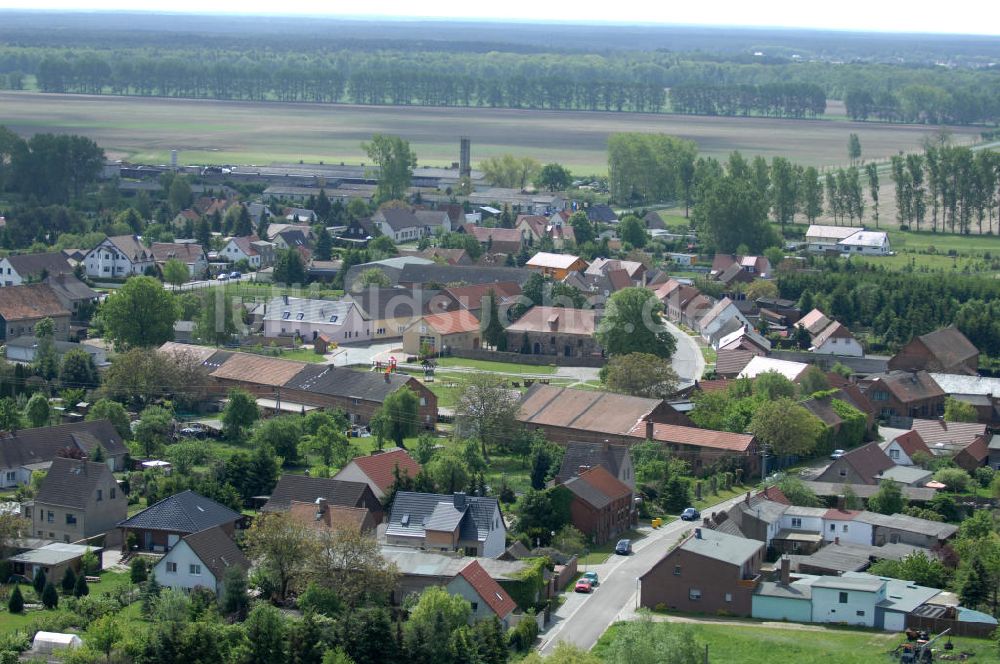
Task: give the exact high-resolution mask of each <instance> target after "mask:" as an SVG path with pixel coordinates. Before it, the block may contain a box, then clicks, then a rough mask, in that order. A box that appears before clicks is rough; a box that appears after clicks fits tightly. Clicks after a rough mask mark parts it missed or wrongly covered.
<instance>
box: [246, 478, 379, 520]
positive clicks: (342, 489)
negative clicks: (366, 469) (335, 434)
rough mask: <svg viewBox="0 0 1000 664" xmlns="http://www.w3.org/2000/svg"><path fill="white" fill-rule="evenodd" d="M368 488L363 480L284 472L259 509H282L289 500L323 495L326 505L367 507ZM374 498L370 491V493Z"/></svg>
mask: <svg viewBox="0 0 1000 664" xmlns="http://www.w3.org/2000/svg"><path fill="white" fill-rule="evenodd" d="M366 490H367V492H368V493H371V489H370V488H369V486H368V485H367V484H366V483H364V482H348V481H345V480H335V479H331V478H327V477H307V476H306V475H290V474H287V473H286V474H284V475H282V476H281V479H279V480H278V484H277V485H276V486H275V487H274V490H273V491H271V498H270V500H268V501H267V503H266V504H265V505H264V507H262V508H261V511H263V512H285V511H287V510H288V508H289V507H290V506H291V504H292V501H296V502H302V503H312V502H315V501H316V499H317V498H325V499H326V501H327V503H328V504H330V505H340V506H343V507H367V505H366V504H365V492H366ZM372 498H374V494H372Z"/></svg>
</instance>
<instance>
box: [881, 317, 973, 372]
mask: <svg viewBox="0 0 1000 664" xmlns="http://www.w3.org/2000/svg"><path fill="white" fill-rule="evenodd" d="M889 369H890V370H897V369H902V370H907V371H914V370H916V371H934V372H938V373H948V374H964V375H967V376H975V375H976V374H977V373H978V372H979V349H977V348H976V347H975V346H973V345H972V342H970V341H969V340H968V338H966V336H965V335H964V334H962V333H961V332H959V331H958V329H957V328H955V327H943V328H941V329H940V330H935V331H934V332H931V333H929V334H924V335H921V336H919V337H914V338H913V339H911V340H910V342H909V343H908V344H906V345H905V346H903V347H902V348H901V349H900V350H899V352H898V353H896V354H895V355H894V356H893V357H892V359H890V360H889Z"/></svg>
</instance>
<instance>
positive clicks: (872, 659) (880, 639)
mask: <svg viewBox="0 0 1000 664" xmlns="http://www.w3.org/2000/svg"><path fill="white" fill-rule="evenodd" d="M684 627H687V628H690V629H691V630H692V632H693V633H694V637H695V639H696V640H697V641H698V642H700V643H702V644H705V643H707V644H708V661H709V662H712V663H713V664H715V663H716V662H719V663H725V664H728V663H729V662H733V663H735V662H739V664H773V663H774V662H775V661H778V660H779V659H780V660H781V661H787V662H823V663H824V664H879V663H884V664H892V663H894V662H898V661H899V659H898V656H897V657H892V656H890V655H889V653H890V652H891V651H892V650H893V649H895V648H896V646H897V645H899V644H900V643H901V642H902V641H903V638H902V637H900V636H898V635H896V634H886V633H884V632H876V631H870V632H869V631H859V630H841V629H827V630H813V629H810V630H808V631H806V630H803V629H795V628H792V627H789V628H788V629H782V628H772V627H770V626H768V627H754V626H749V625H746V624H740V625H736V624H734V625H725V624H718V623H715V624H692V625H684ZM615 629H616V627H615V625H612V626H611V627H610V628H609V629H608V631H607V632H605V633H604V636H602V637H601V639H600V640H599V641H598V642H597V645H596V646H594V651H593V652H594V653H595V654H597V655H601V654H602V653H603V652H604V651H605V650H606V648H607V646H608V644H609V643H610V642H611V639H612V638H614V633H615ZM953 642H954V645H955V652H956V653H958V652H973V653H975V655H974V656H973V657H971V658H970V659H969V661H970V662H976V664H996V663H997V662H1000V656H998V654H997V646H996V644H995V643H994V642H992V641H986V640H982V639H954V640H953ZM942 645H943V644H942ZM778 653H780V655H778ZM935 661H938V660H937V659H935Z"/></svg>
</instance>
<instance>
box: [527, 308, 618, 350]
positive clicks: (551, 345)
mask: <svg viewBox="0 0 1000 664" xmlns="http://www.w3.org/2000/svg"><path fill="white" fill-rule="evenodd" d="M596 327H597V312H596V311H595V310H593V309H569V308H564V307H543V306H537V307H532V308H531V309H528V311H527V312H526V313H525V314H524V315H523V316H522V317H521V318H519V319H518V320H517V322H515V323H512V324H511V325H510V326H508V327H507V348H508V349H510V350H512V351H517V350H520V351H521V352H522V353H524V354H526V355H529V354H530V355H561V356H563V357H592V356H599V355H601V347H600V346H599V345H598V344H597V341H596V340H595V339H594V330H595V329H596Z"/></svg>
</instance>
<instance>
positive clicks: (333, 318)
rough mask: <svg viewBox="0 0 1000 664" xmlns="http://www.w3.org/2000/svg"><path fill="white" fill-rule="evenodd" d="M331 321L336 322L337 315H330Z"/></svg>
mask: <svg viewBox="0 0 1000 664" xmlns="http://www.w3.org/2000/svg"><path fill="white" fill-rule="evenodd" d="M330 322H331V323H336V322H337V316H336V315H333V316H330Z"/></svg>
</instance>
